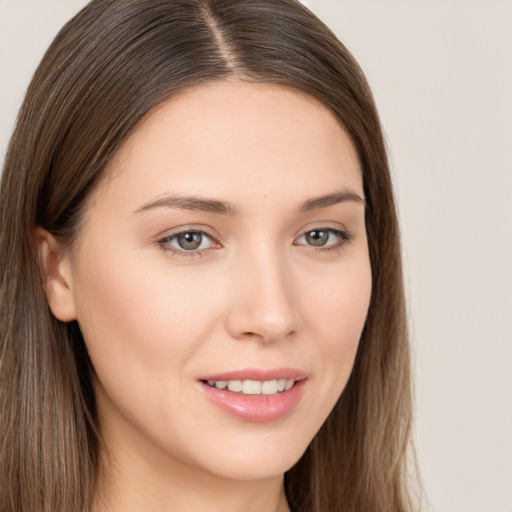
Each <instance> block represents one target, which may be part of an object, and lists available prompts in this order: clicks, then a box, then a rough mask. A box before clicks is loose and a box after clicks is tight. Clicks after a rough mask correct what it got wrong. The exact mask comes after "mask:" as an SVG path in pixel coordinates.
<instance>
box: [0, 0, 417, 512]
mask: <svg viewBox="0 0 512 512" xmlns="http://www.w3.org/2000/svg"><path fill="white" fill-rule="evenodd" d="M228 77H236V78H238V79H240V80H247V81H252V82H269V83H275V84H283V85H284V86H289V87H293V88H296V89H299V90H301V91H304V92H306V93H308V94H310V95H311V96H314V97H315V98H317V99H318V100H320V101H321V102H323V104H324V105H326V106H327V107H328V108H329V109H330V110H331V111H332V112H333V113H334V114H335V115H336V116H337V118H338V119H339V121H340V122H341V123H342V124H343V125H344V126H345V128H346V129H347V131H348V133H349V134H350V136H351V138H352V140H353V143H354V145H355V147H356V149H357V151H358V154H359V158H360V162H361V169H362V173H363V183H364V190H365V196H366V202H367V210H366V228H367V232H368V240H369V251H370V259H371V266H372V275H373V292H372V298H371V304H370V309H369V313H368V318H367V321H366V325H365V328H364V331H363V335H362V338H361V342H360V346H359V350H358V354H357V358H356V362H355V366H354V369H353V372H352V375H351V377H350V380H349V382H348V384H347V387H346V389H345V390H344V392H343V394H342V396H341V398H340V400H339V401H338V403H337V404H336V406H335V408H334V410H333V411H332V413H331V415H330V416H329V418H328V419H327V421H326V423H325V424H324V426H323V427H322V428H321V430H320V432H319V433H318V434H317V436H316V437H315V438H314V440H313V442H312V443H311V445H310V446H309V448H308V449H307V450H306V452H305V454H304V455H303V457H302V458H301V459H300V461H299V462H298V463H297V464H296V465H295V466H294V467H293V468H291V469H290V470H289V471H288V472H287V474H286V475H285V485H286V493H287V497H288V501H289V503H290V506H291V508H292V510H294V511H295V512H327V511H334V512H342V511H346V512H349V511H350V512H369V511H372V512H375V511H379V512H401V511H405V510H410V507H411V505H410V501H409V495H408V491H407V474H406V465H405V463H406V453H407V447H408V445H409V433H410V426H411V423H410V422H411V384H410V368H409V352H408V340H407V328H406V320H405V313H404V310H405V307H404V294H403V283H402V269H401V257H400V241H399V230H398V226H397V218H396V212H395V206H394V200H393V192H392V186H391V181H390V175H389V170H388V163H387V156H386V151H385V146H384V142H383V136H382V133H381V126H380V122H379V119H378V115H377V112H376V108H375V105H374V101H373V98H372V94H371V92H370V89H369V87H368V85H367V82H366V80H365V78H364V75H363V73H362V71H361V70H360V68H359V66H358V65H357V63H356V62H355V60H354V59H353V57H352V56H351V55H350V53H349V52H348V51H347V49H346V48H345V47H344V46H343V45H342V44H341V43H340V42H339V41H338V40H337V38H336V37H335V36H334V35H333V34H332V32H331V31H330V30H329V29H328V28H327V27H326V26H325V25H324V24H323V23H322V22H320V21H319V20H318V19H317V18H316V17H315V16H314V15H313V14H311V13H310V12H309V11H308V10H307V9H306V8H305V7H303V6H302V5H301V4H300V3H298V2H297V1H295V0H123V1H116V0H94V1H92V2H91V3H90V4H88V5H87V6H86V7H85V8H84V9H83V10H82V11H81V12H80V13H79V14H78V15H77V16H75V17H74V18H73V19H72V20H71V21H70V22H69V23H68V24H67V25H66V26H65V27H64V28H63V29H62V30H61V32H60V33H59V34H58V35H57V37H56V39H55V40H54V42H53V43H52V45H51V46H50V48H49V49H48V51H47V53H46V54H45V56H44V58H43V60H42V62H41V64H40V65H39V67H38V69H37V71H36V73H35V76H34V78H33V80H32V83H31V85H30V87H29V89H28V92H27V95H26V98H25V101H24V103H23V106H22V108H21V111H20V113H19V117H18V120H17V125H16V128H15V131H14V134H13V136H12V139H11V141H10V145H9V148H8V152H7V156H6V161H5V166H4V174H3V178H2V184H1V190H0V264H1V278H0V279H1V280H0V407H1V409H0V436H1V437H0V443H1V444H0V508H1V510H2V511H3V512H21V511H23V512H29V511H30V512H56V511H66V512H79V511H80V512H82V511H88V510H90V506H91V502H92V496H93V492H94V485H95V477H96V470H97V462H98V450H99V443H100V442H101V440H100V437H99V433H98V431H97V427H96V415H95V402H94V394H93V392H92V386H91V380H90V363H89V359H88V356H87V351H86V349H85V346H84V342H83V339H82V336H81V333H80V330H79V329H78V326H77V324H76V322H70V323H67V324H64V323H61V322H59V321H58V320H56V319H55V318H54V317H53V316H52V314H51V312H50V310H49V308H48V304H47V301H46V297H45V294H44V283H43V277H42V272H41V269H40V265H39V263H38V257H37V250H36V248H35V246H34V243H33V241H32V238H33V233H34V229H35V227H36V226H42V227H43V228H45V229H47V230H48V231H49V232H50V233H52V234H53V235H54V236H55V237H56V238H57V239H58V240H59V241H60V242H61V243H63V244H67V245H68V246H70V245H71V244H72V243H73V240H74V239H75V237H76V236H77V234H78V233H79V228H80V219H81V214H82V213H83V211H84V206H85V203H86V200H87V197H88V194H89V193H90V191H91V189H92V187H94V186H95V184H96V183H97V181H98V177H99V176H100V175H101V173H102V171H103V169H104V168H105V166H106V164H107V163H108V162H109V160H110V159H111V158H112V155H113V154H114V152H115V151H116V149H118V148H119V146H120V144H121V143H122V142H123V140H125V138H126V137H127V135H128V134H129V133H130V131H131V130H132V129H133V128H134V126H135V125H136V124H137V123H138V121H139V120H140V119H141V118H142V116H144V115H145V114H147V113H148V112H149V111H150V110H151V109H152V108H153V107H155V106H156V105H157V104H159V103H160V102H162V101H163V100H164V99H166V98H168V97H169V96H170V95H172V94H175V93H176V92H177V91H178V90H180V89H183V88H186V87H190V86H193V85H197V84H201V83H207V82H209V81H214V80H222V79H224V78H228Z"/></svg>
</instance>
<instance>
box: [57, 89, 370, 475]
mask: <svg viewBox="0 0 512 512" xmlns="http://www.w3.org/2000/svg"><path fill="white" fill-rule="evenodd" d="M62 269H63V270H62V273H63V275H64V277H65V280H66V283H67V286H68V288H69V303H68V307H69V308H71V310H72V311H73V313H72V316H74V317H76V319H77V320H78V322H79V325H80V328H81V330H82V332H83V336H84V339H85V343H86V345H87V348H88V351H89V354H90V357H91V360H92V364H93V366H94V369H95V374H96V375H95V377H94V386H95V392H96V397H97V407H98V416H99V421H100V428H101V430H102V432H103V435H104V437H105V439H106V443H107V446H108V447H109V448H110V449H111V452H112V453H113V454H114V456H115V455H116V453H119V454H120V453H124V454H125V456H128V457H130V458H131V459H136V460H138V461H142V463H148V464H153V465H154V464H155V461H158V464H160V465H161V466H162V467H164V466H165V467H174V468H176V469H178V468H180V470H183V471H185V470H187V471H190V470H193V471H202V472H207V473H209V474H214V475H217V476H222V477H226V478H235V479H259V478H266V477H270V476H274V475H279V474H282V473H283V472H284V471H285V470H287V469H288V468H290V467H291V466H292V465H293V464H294V463H295V462H296V461H297V460H298V459H299V457H300V456H301V455H302V453H303V452H304V450H305V449H306V447H307V445H308V444H309V443H310V441H311V440H312V438H313V437H314V435H315V434H316V432H317V431H318V430H319V428H320V426H321V425H322V423H323V422H324V421H325V419H326V418H327V416H328V414H329V413H330V411H331V410H332V408H333V406H334V405H335V403H336V401H337V400H338V398H339V396H340V394H341V393H342V391H343V389H344V387H345V384H346V382H347V379H348V377H349V374H350V372H351V369H352V366H353V363H354V357H355V354H356V350H357V346H358V341H359V338H360V335H361V331H362V328H363V324H364V322H365V318H366V314H367V309H368V304H369V300H370V293H371V271H370V263H369V257H368V247H367V239H366V232H365V223H364V196H363V185H362V176H361V170H360V166H359V163H358V158H357V156H356V152H355V150H354V147H353V145H352V143H351V141H350V140H349V138H348V136H347V134H346V133H345V131H344V130H343V129H342V128H341V127H340V125H339V124H338V123H337V122H336V120H335V119H334V117H333V116H332V115H331V113H330V112H329V111H328V110H327V109H326V108H325V107H324V106H322V105H321V104H320V103H319V102H317V101H316V100H314V99H312V98H311V97H308V96H306V95H304V94H302V93H299V92H296V91H293V90H291V89H288V88H284V87H281V86H275V85H262V84H243V83H240V82H227V81H226V82H219V83H215V84H213V85H208V86H200V87H197V88H193V89H189V90H187V91H185V92H182V93H180V94H179V95H177V96H175V97H174V98H173V99H171V100H169V101H167V102H165V103H163V104H161V105H160V106H159V107H158V108H156V109H155V110H154V111H153V112H151V113H150V114H149V115H148V116H147V117H146V118H145V119H144V120H143V121H142V122H141V123H140V124H139V125H138V127H137V128H136V130H135V131H134V132H133V133H132V135H131V136H130V137H129V138H128V139H127V141H126V142H125V143H124V145H123V146H122V147H121V149H120V151H119V152H118V153H117V154H116V156H115V158H114V159H113V161H112V162H111V164H110V165H109V168H108V169H107V172H106V176H105V177H104V178H103V179H102V181H101V183H100V184H99V186H98V187H97V188H96V189H95V190H94V192H93V193H92V194H91V196H90V198H89V201H88V204H87V207H86V211H85V216H84V222H83V227H82V230H81V232H80V234H79V236H78V240H77V244H76V246H75V248H74V251H72V252H71V253H70V254H68V255H67V256H65V257H64V259H63V260H62ZM52 309H53V310H54V312H55V314H56V316H59V309H58V307H54V308H52ZM68 319H69V318H68ZM208 381H209V382H208ZM283 386H285V389H284V390H282V389H283ZM290 386H292V387H291V388H290V389H288V388H289V387H290ZM241 388H242V391H240V389H241ZM126 454H128V455H126Z"/></svg>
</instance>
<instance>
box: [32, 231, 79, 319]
mask: <svg viewBox="0 0 512 512" xmlns="http://www.w3.org/2000/svg"><path fill="white" fill-rule="evenodd" d="M35 241H36V246H37V250H38V254H39V261H40V263H41V268H42V270H43V273H44V275H43V277H44V283H45V293H46V298H47V299H48V304H49V306H50V309H51V311H52V313H53V314H54V316H55V317H56V318H57V319H58V320H61V321H62V322H70V321H72V320H76V310H75V300H74V296H73V279H72V273H71V266H70V262H69V255H68V254H67V253H66V252H65V251H64V250H63V248H62V247H61V246H60V244H59V243H58V242H57V240H56V239H55V237H54V236H53V235H51V234H50V233H49V232H48V231H46V230H45V229H43V228H37V229H36V231H35Z"/></svg>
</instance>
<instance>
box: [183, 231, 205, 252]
mask: <svg viewBox="0 0 512 512" xmlns="http://www.w3.org/2000/svg"><path fill="white" fill-rule="evenodd" d="M202 239H203V237H202V235H201V233H181V234H180V235H178V245H179V246H180V247H181V248H182V249H186V250H189V251H191V250H192V251H193V250H194V249H197V248H198V247H199V246H200V245H201V242H202Z"/></svg>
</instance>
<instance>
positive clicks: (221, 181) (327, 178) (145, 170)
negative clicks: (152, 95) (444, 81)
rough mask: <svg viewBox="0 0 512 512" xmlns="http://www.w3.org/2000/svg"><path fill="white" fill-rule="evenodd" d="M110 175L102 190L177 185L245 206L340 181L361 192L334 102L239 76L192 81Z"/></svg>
mask: <svg viewBox="0 0 512 512" xmlns="http://www.w3.org/2000/svg"><path fill="white" fill-rule="evenodd" d="M107 176H108V177H109V179H107V180H106V183H104V184H103V186H101V187H99V188H100V189H101V188H105V185H106V186H107V188H108V187H112V186H117V187H118V188H119V189H120V190H123V189H124V193H125V194H126V193H127V192H128V190H130V191H131V192H130V193H131V194H132V195H133V197H132V199H133V201H134V202H137V201H139V202H140V201H144V200H147V195H151V194H153V195H156V194H161V193H174V192H179V193H183V194H205V195H208V196H214V197H218V198H220V199H225V200H230V201H231V202H237V200H240V201H241V202H242V203H244V204H249V203H251V201H253V200H256V201H257V200H260V199H261V198H262V197H265V196H266V195H275V194H276V193H278V192H281V193H286V195H292V196H293V195H294V194H297V195H309V196H315V195H321V194H323V193H326V191H327V192H328V191H329V189H333V188H337V189H339V188H341V187H349V188H351V189H352V190H354V191H356V192H359V193H360V194H361V195H362V176H361V171H360V166H359V162H358V158H357V154H356V151H355V148H354V146H353V144H352V142H351V140H350V137H349V136H348V135H347V133H346V131H345V129H344V128H343V126H342V125H341V124H340V123H339V121H338V120H337V119H336V118H335V116H334V115H333V114H332V113H331V111H330V110H329V109H327V108H326V107H325V106H324V105H323V104H322V103H320V102H319V101H318V100H316V99H315V98H313V97H311V96H309V95H307V94H305V93H302V92H300V91H297V90H294V89H291V88H288V87H284V86H279V85H273V84H253V83H245V82H239V81H223V82H216V83H212V84H208V85H201V86H197V87H194V88H189V89H186V90H185V91H182V92H180V93H179V94H177V95H176V96H173V97H172V98H171V99H168V100H166V101H164V102H163V103H161V104H160V105H159V106H158V107H156V108H155V109H154V110H152V111H151V112H150V113H149V114H148V115H147V116H146V117H145V118H143V120H142V121H141V122H140V123H139V124H138V125H137V126H136V128H135V130H134V131H133V132H132V134H131V135H130V136H129V137H128V138H127V140H126V141H125V142H124V144H123V145H122V146H121V148H120V149H119V151H118V152H117V154H116V155H115V157H114V158H113V160H112V161H111V163H110V164H109V166H108V169H107ZM116 184H117V185H116ZM297 199H302V198H297Z"/></svg>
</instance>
